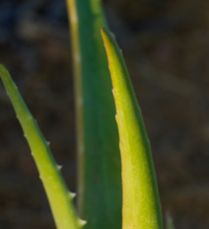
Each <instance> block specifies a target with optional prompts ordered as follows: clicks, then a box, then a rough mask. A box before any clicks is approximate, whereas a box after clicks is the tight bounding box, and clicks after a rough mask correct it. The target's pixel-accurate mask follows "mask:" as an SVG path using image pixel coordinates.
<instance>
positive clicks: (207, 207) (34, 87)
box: [0, 0, 209, 229]
mask: <svg viewBox="0 0 209 229" xmlns="http://www.w3.org/2000/svg"><path fill="white" fill-rule="evenodd" d="M104 9H105V14H106V16H107V18H108V22H109V24H110V27H111V29H112V31H113V32H114V33H115V34H116V37H117V39H118V42H119V44H120V46H121V47H122V49H123V51H124V55H125V58H126V61H127V64H128V67H129V70H130V73H131V76H132V80H133V83H134V87H135V89H136V92H137V96H138V98H139V100H140V104H141V107H142V111H143V114H144V119H145V123H146V126H147V128H148V132H149V136H150V139H151V142H152V148H153V153H154V158H155V163H156V169H157V174H158V181H159V186H160V187H159V188H160V194H161V200H162V206H163V211H164V213H165V214H168V213H170V214H171V215H172V216H173V219H174V222H175V225H176V228H178V229H187V228H188V229H193V228H194V229H197V228H198V229H199V228H200V229H207V228H209V217H208V215H209V15H208V11H209V1H207V0H199V1H197V0H196V1H195V0H175V1H173V0H105V1H104ZM69 41H70V38H69V29H68V21H67V15H66V9H65V1H64V0H50V1H49V0H27V1H26V0H1V1H0V62H1V63H3V64H5V65H6V66H7V67H8V68H9V69H10V71H11V73H12V75H13V78H14V79H15V81H16V83H17V84H18V86H19V89H20V91H21V92H22V94H23V95H24V98H25V99H26V101H27V103H28V104H29V107H30V108H31V110H32V112H33V114H34V115H35V117H36V118H37V120H38V122H39V124H40V126H41V128H42V130H43V132H44V134H45V135H46V137H47V139H49V140H50V141H51V147H52V150H53V152H54V155H55V158H56V159H57V161H58V162H59V163H60V164H62V165H63V174H64V176H65V178H66V180H67V182H68V184H69V186H70V189H71V190H72V191H76V180H75V176H76V174H75V171H76V164H75V125H74V123H75V117H74V115H75V114H74V98H73V82H72V63H71V48H70V43H69ZM0 110H1V112H0V127H1V128H0V228H2V229H23V228H30V229H54V228H55V226H54V224H53V220H52V217H51V215H50V211H49V207H48V204H47V201H46V197H45V194H44V192H43V188H42V185H41V184H40V181H39V179H38V176H37V171H36V168H35V166H34V163H33V161H32V157H31V155H30V151H29V149H28V146H27V144H26V141H25V139H24V138H23V136H22V131H21V129H20V127H19V125H18V122H17V120H16V119H15V115H14V112H13V110H12V107H11V105H10V103H9V100H8V98H7V96H6V94H5V92H4V90H3V88H2V86H1V87H0Z"/></svg>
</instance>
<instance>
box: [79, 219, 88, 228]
mask: <svg viewBox="0 0 209 229" xmlns="http://www.w3.org/2000/svg"><path fill="white" fill-rule="evenodd" d="M78 223H79V225H80V226H81V227H82V226H84V225H86V224H87V221H86V220H83V219H79V220H78Z"/></svg>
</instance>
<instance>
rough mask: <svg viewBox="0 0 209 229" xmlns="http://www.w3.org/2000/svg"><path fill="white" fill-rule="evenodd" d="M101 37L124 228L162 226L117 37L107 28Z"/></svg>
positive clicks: (147, 149)
mask: <svg viewBox="0 0 209 229" xmlns="http://www.w3.org/2000/svg"><path fill="white" fill-rule="evenodd" d="M102 38H103V41H104V46H105V50H106V54H107V59H108V63H109V70H110V73H111V79H112V87H113V95H114V100H115V106H116V121H117V125H118V131H119V139H120V152H121V160H122V190H123V191H122V192H123V213H122V215H123V218H122V220H123V222H122V224H123V229H136V228H140V229H160V228H162V218H161V209H160V201H159V195H158V189H157V182H156V177H155V172H154V165H153V160H152V156H151V148H150V144H149V140H148V137H147V133H146V130H145V127H144V124H143V119H142V114H141V111H140V108H139V106H138V104H137V100H136V96H135V94H134V90H133V87H132V85H131V82H130V79H129V74H128V70H127V68H126V65H125V62H124V59H123V57H122V54H121V52H120V50H119V48H118V46H117V44H116V42H115V40H114V39H113V38H112V36H111V35H110V34H109V33H108V32H106V31H105V30H102Z"/></svg>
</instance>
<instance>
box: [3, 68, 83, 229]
mask: <svg viewBox="0 0 209 229" xmlns="http://www.w3.org/2000/svg"><path fill="white" fill-rule="evenodd" d="M0 78H1V80H2V81H3V84H4V87H5V89H6V91H7V94H8V96H9V98H10V100H11V103H12V105H13V108H14V110H15V112H16V115H17V119H18V120H19V122H20V125H21V127H22V129H23V132H24V136H25V138H26V140H27V142H28V144H29V146H30V149H31V152H32V156H33V158H34V160H35V163H36V166H37V168H38V171H39V175H40V179H41V181H42V183H43V186H44V188H45V191H46V194H47V197H48V200H49V203H50V206H51V210H52V213H53V216H54V219H55V223H56V226H57V228H58V229H79V228H81V224H82V223H81V221H79V219H78V218H77V216H76V214H75V211H74V208H73V205H72V197H71V193H70V192H69V191H68V189H67V187H66V185H65V183H64V180H63V178H62V176H61V173H60V167H59V166H58V165H57V164H56V162H55V160H54V158H53V156H52V153H51V151H50V148H49V144H48V143H47V141H46V140H45V138H44V136H43V134H42V133H41V131H40V129H39V127H38V124H37V122H36V120H35V119H34V118H33V116H32V114H31V113H30V111H29V109H28V107H27V105H26V104H25V102H24V100H23V98H22V97H21V95H20V93H19V91H18V89H17V86H16V85H15V83H14V82H13V80H12V79H11V77H10V74H9V72H8V71H7V70H6V69H5V67H4V66H2V65H0Z"/></svg>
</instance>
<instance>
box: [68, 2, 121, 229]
mask: <svg viewBox="0 0 209 229" xmlns="http://www.w3.org/2000/svg"><path fill="white" fill-rule="evenodd" d="M67 3H68V4H67V5H68V12H69V19H70V29H71V42H72V49H73V62H74V83H75V100H76V119H77V134H78V137H77V139H78V141H77V145H78V208H79V213H81V215H82V217H84V218H85V219H87V221H88V224H87V225H86V227H85V228H86V229H98V228H100V229H107V228H114V229H120V228H121V170H120V164H121V163H120V153H119V146H118V134H117V126H116V123H115V120H114V113H115V109H114V101H113V96H112V93H111V81H110V77H109V71H108V66H107V61H106V57H105V51H104V47H103V44H102V40H101V35H100V28H101V27H103V26H105V20H104V17H103V12H102V8H101V1H100V0H85V1H84V0H67Z"/></svg>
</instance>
